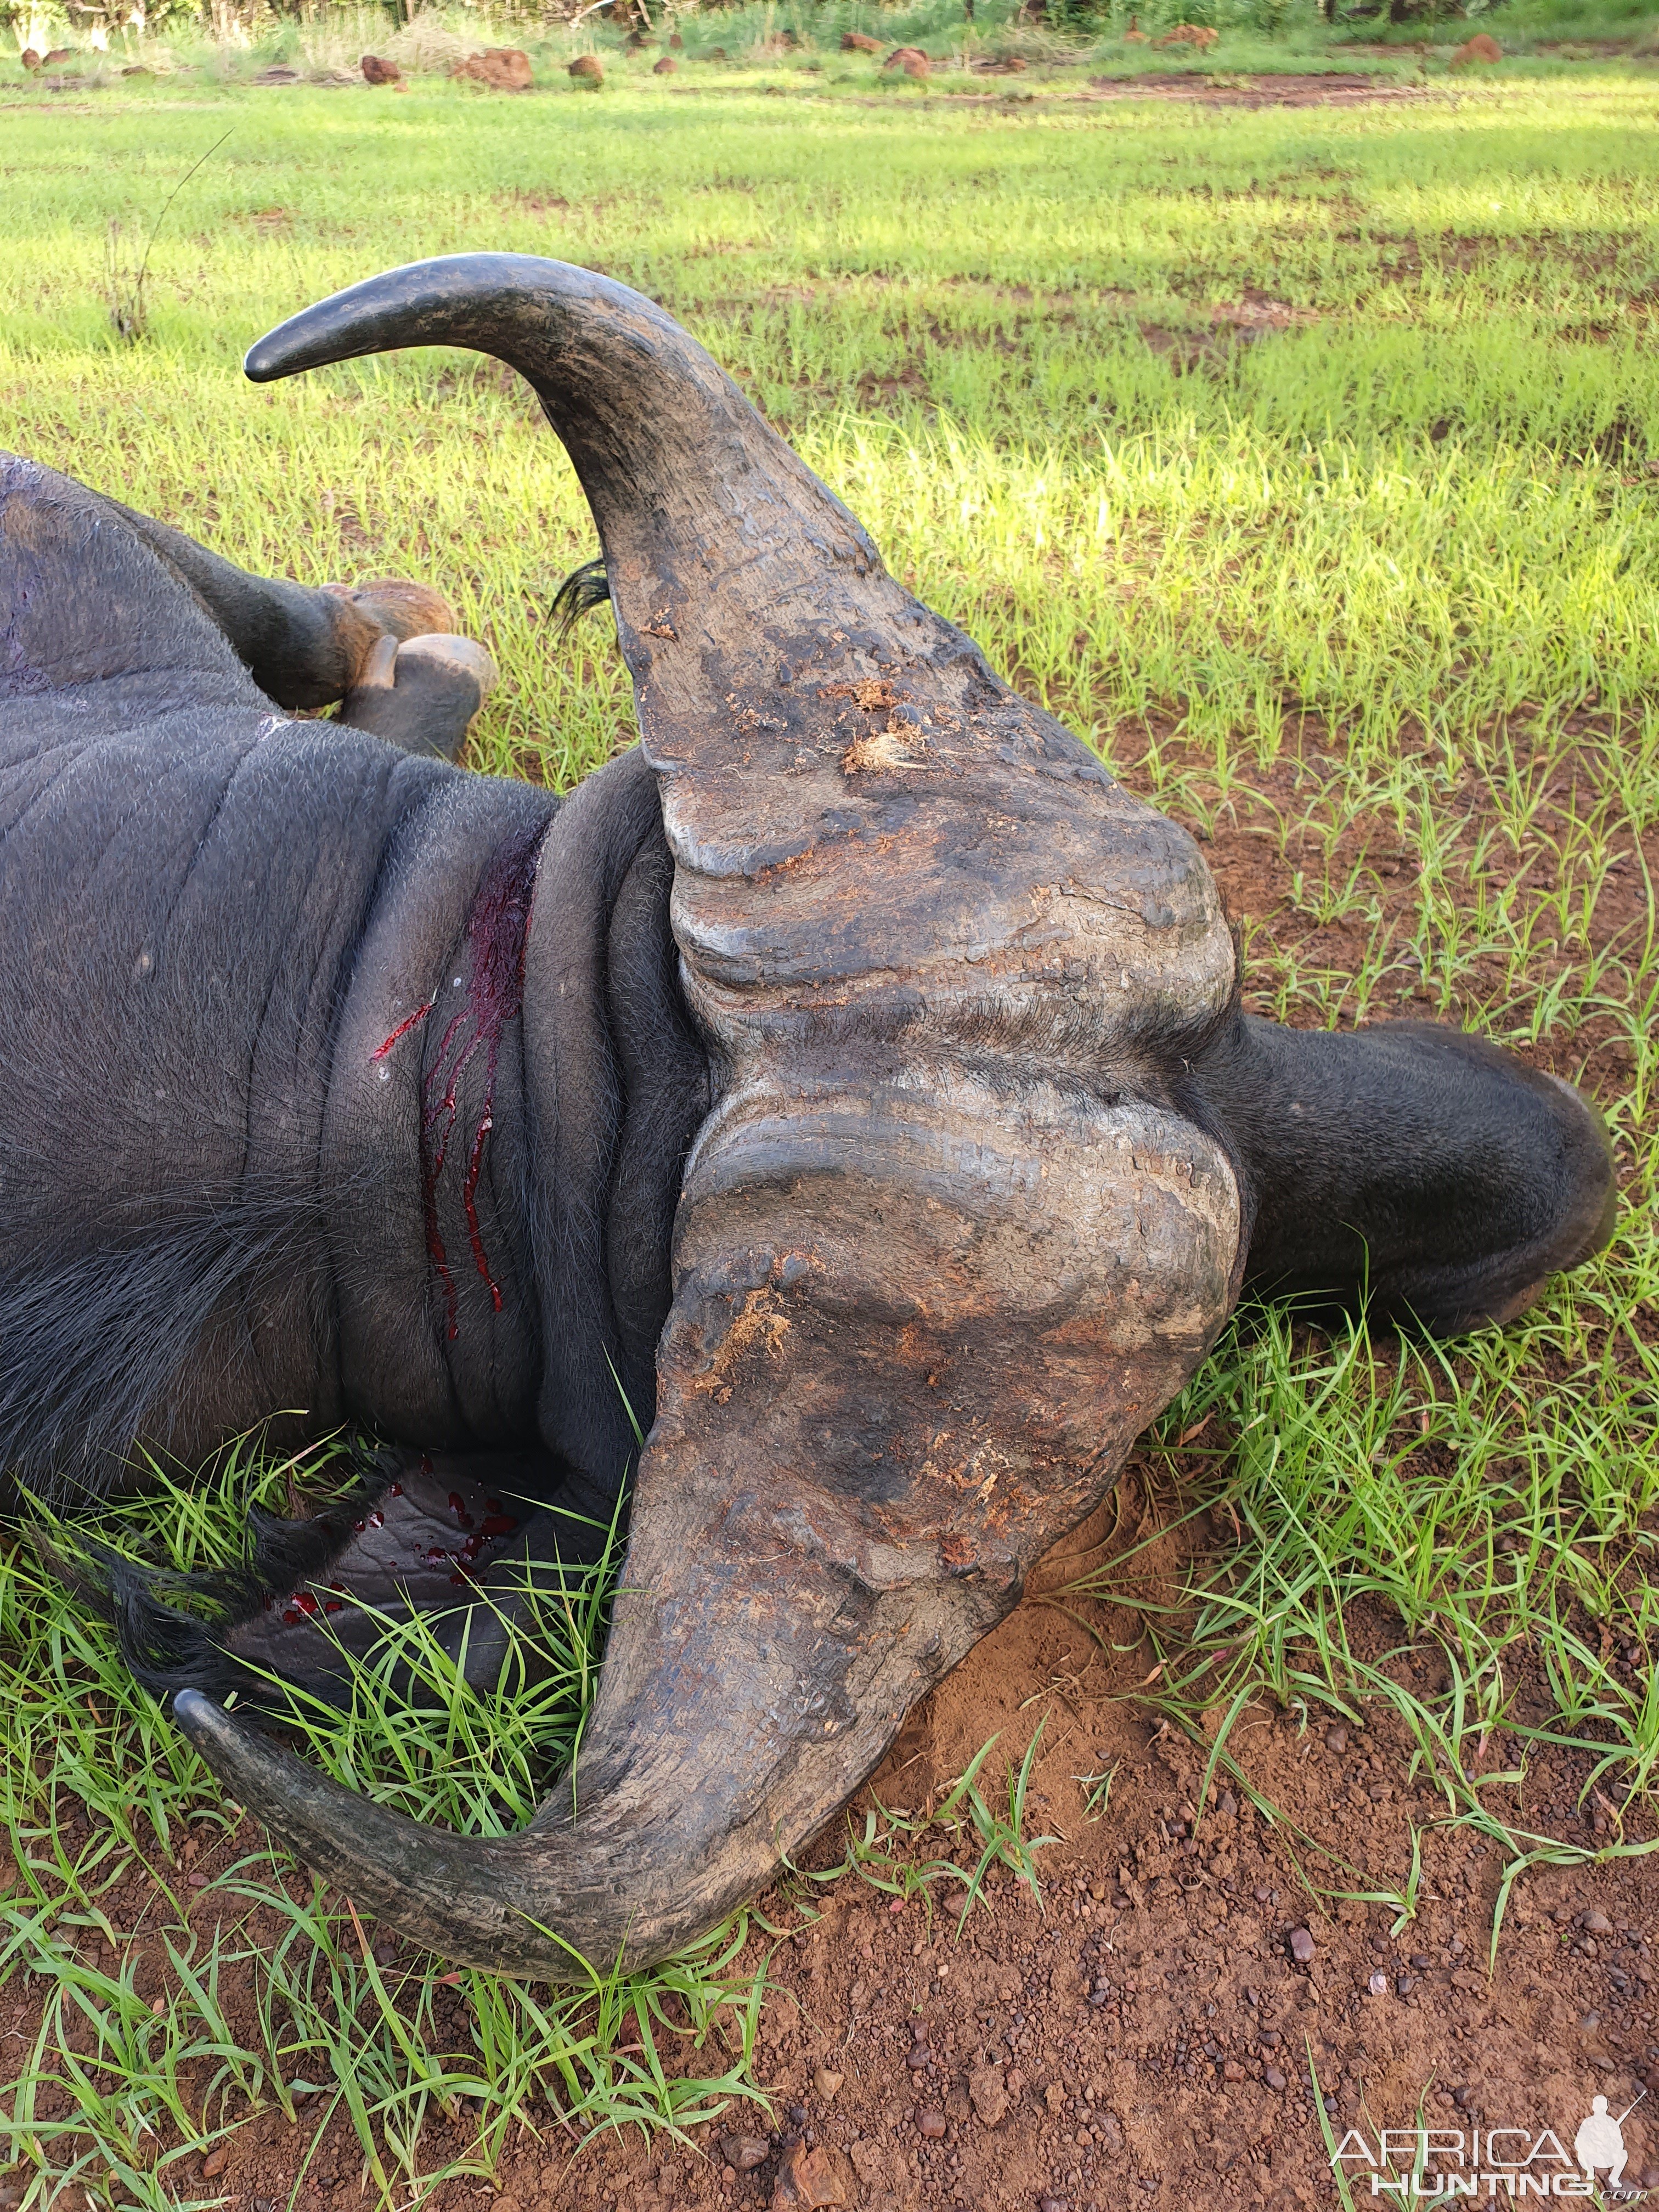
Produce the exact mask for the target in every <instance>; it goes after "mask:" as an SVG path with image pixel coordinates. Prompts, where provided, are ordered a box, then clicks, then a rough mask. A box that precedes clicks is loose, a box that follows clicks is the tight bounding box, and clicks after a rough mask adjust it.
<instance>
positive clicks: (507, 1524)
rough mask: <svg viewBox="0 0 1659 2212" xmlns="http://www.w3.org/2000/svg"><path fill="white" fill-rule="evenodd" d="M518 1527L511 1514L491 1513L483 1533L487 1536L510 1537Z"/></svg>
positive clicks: (486, 1520) (484, 1525)
mask: <svg viewBox="0 0 1659 2212" xmlns="http://www.w3.org/2000/svg"><path fill="white" fill-rule="evenodd" d="M518 1525H519V1524H518V1522H516V1521H515V1520H514V1519H513V1516H512V1515H511V1514H510V1513H491V1514H490V1515H489V1516H488V1517H487V1518H486V1519H485V1522H484V1524H483V1534H485V1535H486V1536H510V1535H511V1534H513V1530H514V1529H515V1528H517V1527H518Z"/></svg>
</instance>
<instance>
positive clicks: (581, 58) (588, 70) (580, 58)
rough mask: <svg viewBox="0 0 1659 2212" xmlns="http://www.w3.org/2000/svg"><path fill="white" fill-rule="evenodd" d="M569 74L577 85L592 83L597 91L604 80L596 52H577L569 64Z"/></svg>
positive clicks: (603, 72)
mask: <svg viewBox="0 0 1659 2212" xmlns="http://www.w3.org/2000/svg"><path fill="white" fill-rule="evenodd" d="M570 75H571V76H572V78H573V79H574V82H576V83H577V84H579V85H592V88H593V89H594V91H595V92H597V91H598V90H599V87H600V86H601V85H602V84H603V83H604V82H605V71H604V70H603V69H602V68H601V67H600V65H599V56H598V55H597V54H578V55H577V57H576V58H575V60H574V62H572V63H571V64H570Z"/></svg>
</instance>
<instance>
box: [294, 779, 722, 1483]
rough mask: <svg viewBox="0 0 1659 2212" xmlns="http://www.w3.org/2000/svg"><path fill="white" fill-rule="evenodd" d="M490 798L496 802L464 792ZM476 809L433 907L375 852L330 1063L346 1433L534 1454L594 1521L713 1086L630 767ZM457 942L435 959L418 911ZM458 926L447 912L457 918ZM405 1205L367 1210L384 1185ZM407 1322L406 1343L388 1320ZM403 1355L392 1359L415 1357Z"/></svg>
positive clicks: (644, 1399) (641, 1388) (616, 1453)
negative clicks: (476, 823)
mask: <svg viewBox="0 0 1659 2212" xmlns="http://www.w3.org/2000/svg"><path fill="white" fill-rule="evenodd" d="M471 788H472V790H473V791H475V792H477V793H483V794H485V795H487V796H488V797H489V799H491V800H495V799H499V798H501V797H503V796H504V795H505V794H506V793H508V792H509V791H510V789H511V787H507V786H504V785H501V784H497V783H494V782H487V781H484V780H483V779H472V780H471ZM506 816H507V809H506V807H505V806H504V805H493V806H492V807H491V808H490V809H489V814H488V816H487V817H486V820H485V822H484V823H483V825H482V826H481V829H480V835H479V839H478V842H477V848H476V850H475V851H474V852H473V853H472V854H471V855H470V856H469V860H468V864H467V866H465V869H463V870H452V871H451V872H450V875H449V878H448V880H447V882H445V883H443V884H435V883H434V882H433V880H432V878H431V875H430V872H429V871H428V869H426V868H425V867H424V866H423V865H422V856H421V852H420V849H419V845H418V842H416V848H415V849H414V850H413V851H411V852H409V853H407V854H405V853H404V852H402V851H398V852H395V853H392V854H389V855H388V861H387V865H386V868H385V869H384V870H383V872H382V887H381V890H380V896H378V898H377V899H376V901H375V904H374V910H373V912H372V915H371V916H370V918H369V921H368V926H367V928H366V929H365V932H364V935H363V939H362V947H361V951H360V954H359V957H358V961H357V963H356V972H355V974H354V976H353V979H352V983H351V987H350V989H349V994H348V995H347V998H346V1001H345V1005H344V1007H343V1012H342V1016H341V1019H340V1023H339V1026H338V1030H337V1034H336V1036H335V1038H334V1040H333V1043H332V1050H331V1076H330V1081H329V1096H328V1103H327V1109H326V1133H325V1161H326V1163H327V1166H326V1167H325V1174H327V1175H328V1176H330V1178H331V1180H332V1182H334V1184H335V1186H336V1187H337V1188H338V1189H340V1190H342V1191H343V1192H345V1193H347V1194H351V1193H353V1192H357V1191H361V1192H362V1194H363V1195H362V1200H361V1201H360V1202H355V1203H354V1202H352V1201H351V1200H350V1199H349V1197H348V1200H347V1202H346V1204H345V1205H344V1206H343V1207H342V1208H340V1209H339V1210H338V1211H337V1213H336V1214H335V1216H334V1218H333V1222H332V1224H331V1236H330V1245H331V1252H330V1259H331V1279H332V1280H333V1282H334V1283H335V1285H337V1287H338V1292H339V1307H338V1311H339V1345H338V1360H339V1369H340V1373H341V1375H342V1376H343V1378H345V1380H344V1389H343V1395H344V1397H345V1400H346V1410H348V1411H349V1413H350V1414H351V1415H352V1416H353V1417H354V1418H356V1419H358V1420H361V1421H362V1422H364V1423H366V1424H367V1425H369V1426H371V1427H373V1428H374V1430H375V1431H377V1432H378V1433H380V1434H381V1435H383V1436H386V1437H390V1438H392V1439H394V1440H398V1441H402V1442H406V1443H411V1444H419V1445H420V1446H422V1448H427V1447H432V1446H437V1447H439V1448H447V1449H467V1448H478V1449H489V1448H492V1447H497V1446H507V1445H512V1444H516V1443H522V1442H523V1441H524V1440H525V1439H526V1437H539V1439H540V1441H541V1443H543V1444H544V1446H545V1447H546V1448H547V1449H549V1450H550V1452H552V1453H554V1454H555V1455H557V1457H558V1458H559V1459H560V1460H561V1461H562V1462H566V1463H568V1465H569V1466H571V1467H573V1468H575V1469H577V1470H578V1471H579V1472H580V1473H581V1474H584V1475H585V1476H586V1477H587V1478H588V1479H589V1480H591V1481H592V1482H594V1483H597V1484H599V1485H600V1486H603V1487H604V1489H605V1492H607V1494H609V1495H611V1496H613V1497H614V1496H615V1494H616V1492H617V1488H618V1487H619V1486H620V1482H621V1479H622V1474H623V1468H624V1467H625V1465H626V1463H627V1462H628V1460H629V1456H630V1454H631V1453H632V1451H633V1449H634V1437H633V1428H632V1425H631V1422H630V1409H631V1411H632V1414H633V1417H634V1418H635V1419H637V1420H638V1421H639V1423H640V1425H641V1427H642V1428H643V1427H647V1426H648V1425H649V1423H650V1420H651V1418H652V1413H653V1403H654V1377H653V1365H652V1355H653V1351H654V1347H655V1344H656V1340H657V1336H658V1334H659V1331H660V1329H661V1327H662V1322H663V1320H664V1317H665V1315H666V1313H667V1310H668V1302H669V1293H668V1247H669V1240H670V1235H671V1225H672V1219H673V1208H674V1204H675V1201H676V1200H677V1198H678V1190H679V1173H680V1166H681V1163H682V1160H683V1158H684V1153H685V1151H686V1149H687V1147H688V1146H689V1145H690V1141H691V1139H692V1136H693V1135H694V1133H695V1131H696V1127H697V1125H698V1123H699V1122H700V1121H701V1120H702V1117H703V1115H704V1113H705V1112H706V1110H707V1103H708V1071H707V1063H706V1060H705V1058H704V1055H703V1054H702V1049H701V1047H700V1046H699V1045H698V1043H697V1041H696V1036H695V1033H694V1032H693V1030H691V1027H690V1022H689V1020H688V1018H687V1016H686V1014H685V1012H684V1006H683V1005H682V1004H681V1001H680V998H679V992H678V981H677V979H676V976H675V974H674V965H673V956H672V945H671V938H670V935H669V931H668V924H667V907H668V895H669V888H670V882H671V865H670V862H669V860H668V855H667V852H666V848H665V845H664V842H663V839H662V835H661V829H660V825H659V816H658V811H657V805H656V796H655V790H654V786H653V780H652V778H651V777H650V775H649V774H648V773H647V771H646V769H645V768H644V765H643V763H641V760H640V759H639V757H638V755H637V754H630V755H629V756H627V757H624V758H623V760H621V761H619V762H617V763H615V764H614V765H613V766H612V767H611V769H607V770H605V771H603V772H601V773H600V774H599V775H596V776H594V777H592V778H591V779H590V780H589V781H587V782H586V784H584V785H583V786H582V787H580V789H579V790H578V791H577V792H576V793H574V795H573V797H572V798H571V799H568V801H567V802H566V803H565V804H564V805H562V806H561V807H559V809H558V811H556V812H554V811H552V809H551V806H550V805H544V808H543V809H542V810H541V811H537V812H533V813H530V814H529V815H528V817H527V818H521V819H517V820H511V819H507V818H505V817H506ZM435 900H441V901H443V902H445V903H446V905H447V909H448V911H449V913H450V915H451V917H452V918H451V920H450V922H449V924H448V926H447V927H446V929H445V930H444V932H443V933H442V937H441V939H440V942H441V944H443V945H445V946H446V948H447V949H446V950H445V951H442V952H441V953H440V954H439V955H438V956H437V957H434V953H433V950H432V945H433V937H434V933H433V930H432V927H431V909H432V907H433V904H434V902H435ZM458 909H459V912H458ZM394 1160H395V1162H396V1169H395V1181H396V1182H397V1183H398V1185H401V1186H403V1187H404V1188H405V1189H406V1190H407V1192H408V1194H409V1195H408V1199H407V1201H406V1202H405V1203H404V1204H402V1205H398V1204H396V1203H390V1204H389V1203H387V1202H386V1175H387V1169H388V1163H389V1162H391V1161H394ZM411 1301H414V1302H416V1303H418V1304H420V1305H421V1307H422V1309H423V1310H422V1314H421V1315H420V1316H419V1322H418V1325H417V1326H410V1322H411V1320H412V1319H414V1317H413V1316H409V1315H408V1314H407V1312H406V1311H405V1312H404V1313H402V1314H399V1313H398V1312H396V1311H394V1310H392V1308H393V1306H401V1307H403V1308H404V1309H407V1307H408V1306H409V1304H410V1303H411ZM412 1345H413V1346H418V1347H419V1351H418V1352H417V1354H416V1356H414V1357H411V1356H410V1346H412Z"/></svg>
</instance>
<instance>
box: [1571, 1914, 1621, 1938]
mask: <svg viewBox="0 0 1659 2212" xmlns="http://www.w3.org/2000/svg"><path fill="white" fill-rule="evenodd" d="M1579 1926H1580V1927H1581V1928H1583V1931H1584V1933H1585V1935H1586V1936H1611V1935H1612V1933H1613V1923H1612V1921H1611V1920H1609V1919H1608V1917H1607V1914H1606V1913H1605V1912H1596V1911H1590V1912H1587V1913H1586V1914H1585V1915H1584V1917H1583V1920H1582V1921H1580V1923H1579Z"/></svg>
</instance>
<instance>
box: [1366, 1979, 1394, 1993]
mask: <svg viewBox="0 0 1659 2212" xmlns="http://www.w3.org/2000/svg"><path fill="white" fill-rule="evenodd" d="M1365 1986H1366V1988H1367V1989H1368V1990H1370V1993H1371V1995H1372V1996H1374V1997H1385V1996H1387V1995H1388V1994H1389V1978H1388V1976H1387V1975H1386V1974H1373V1975H1372V1976H1371V1978H1370V1981H1369V1982H1367V1983H1366V1984H1365Z"/></svg>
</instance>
